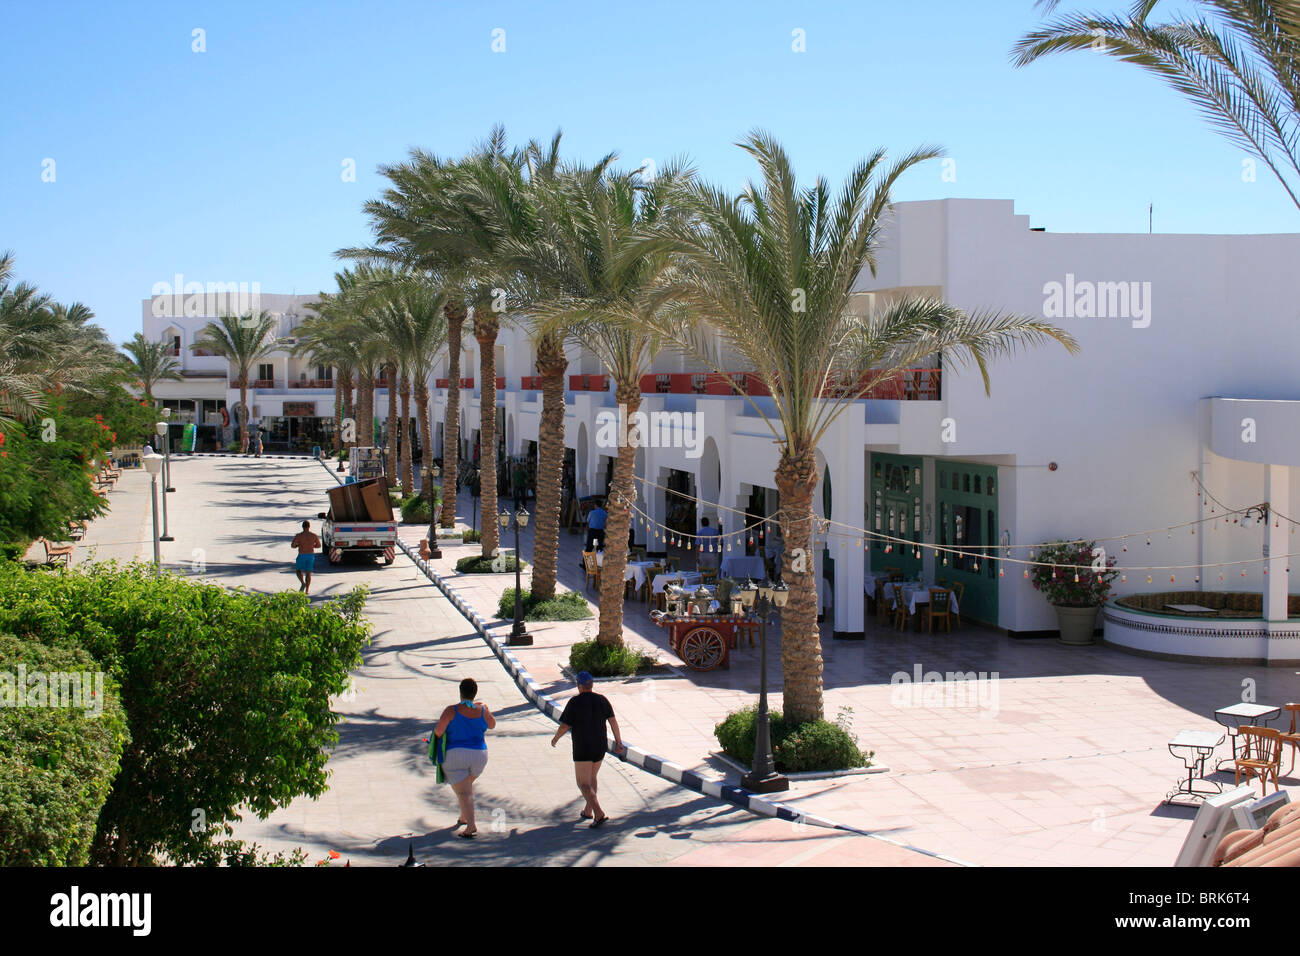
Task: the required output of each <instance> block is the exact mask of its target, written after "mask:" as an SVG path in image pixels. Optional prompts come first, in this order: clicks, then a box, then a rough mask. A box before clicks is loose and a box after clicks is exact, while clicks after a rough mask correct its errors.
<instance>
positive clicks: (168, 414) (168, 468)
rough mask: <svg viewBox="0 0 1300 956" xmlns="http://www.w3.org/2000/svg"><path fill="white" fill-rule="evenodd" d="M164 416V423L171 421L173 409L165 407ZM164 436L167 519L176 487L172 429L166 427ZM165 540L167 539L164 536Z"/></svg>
mask: <svg viewBox="0 0 1300 956" xmlns="http://www.w3.org/2000/svg"><path fill="white" fill-rule="evenodd" d="M162 417H163V422H164V423H170V422H171V419H172V410H171V409H170V408H164V409H163V410H162ZM162 437H163V518H164V519H165V518H166V517H167V507H166V505H167V493H168V492H171V491H175V490H176V489H175V488H173V487H172V433H171V432H170V431H167V430H166V429H165V428H164V430H163V432H162ZM166 524H167V522H166V521H165V520H164V521H163V525H164V526H166ZM163 540H164V541H165V540H167V539H166V538H164V539H163Z"/></svg>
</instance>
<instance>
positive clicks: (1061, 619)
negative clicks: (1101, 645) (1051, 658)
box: [1053, 604, 1101, 647]
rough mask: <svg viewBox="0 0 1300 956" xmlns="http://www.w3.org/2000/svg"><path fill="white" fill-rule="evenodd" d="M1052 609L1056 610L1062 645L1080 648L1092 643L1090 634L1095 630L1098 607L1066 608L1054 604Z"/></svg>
mask: <svg viewBox="0 0 1300 956" xmlns="http://www.w3.org/2000/svg"><path fill="white" fill-rule="evenodd" d="M1053 607H1055V608H1056V622H1057V624H1058V625H1059V626H1060V628H1061V637H1060V641H1061V643H1062V644H1068V645H1070V646H1071V647H1080V646H1084V645H1087V644H1092V643H1093V639H1092V634H1093V631H1095V630H1096V628H1097V612H1098V611H1099V610H1101V608H1100V607H1099V606H1097V605H1093V606H1092V607H1066V606H1065V605H1063V604H1056V605H1053Z"/></svg>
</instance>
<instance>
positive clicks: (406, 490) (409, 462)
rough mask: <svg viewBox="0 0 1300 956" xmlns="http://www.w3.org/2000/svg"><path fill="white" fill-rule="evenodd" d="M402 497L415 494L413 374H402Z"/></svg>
mask: <svg viewBox="0 0 1300 956" xmlns="http://www.w3.org/2000/svg"><path fill="white" fill-rule="evenodd" d="M401 433H402V458H401V463H400V465H399V466H398V468H399V470H400V471H401V473H402V497H403V498H409V497H411V496H412V495H413V494H415V454H414V453H415V443H414V442H412V441H411V434H412V432H411V376H410V375H409V374H408V373H403V374H402V426H401Z"/></svg>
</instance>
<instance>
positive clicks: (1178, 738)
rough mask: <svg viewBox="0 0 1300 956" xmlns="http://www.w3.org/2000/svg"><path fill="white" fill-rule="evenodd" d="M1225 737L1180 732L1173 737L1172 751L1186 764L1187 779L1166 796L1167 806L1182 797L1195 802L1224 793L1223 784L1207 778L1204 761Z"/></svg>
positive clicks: (1211, 732) (1216, 732)
mask: <svg viewBox="0 0 1300 956" xmlns="http://www.w3.org/2000/svg"><path fill="white" fill-rule="evenodd" d="M1223 737H1224V735H1223V734H1221V733H1220V732H1219V731H1217V730H1180V731H1178V733H1176V734H1174V736H1173V739H1172V740H1170V741H1169V752H1170V753H1171V754H1173V755H1174V756H1175V757H1177V758H1178V759H1180V760H1181V761H1182V762H1183V767H1184V768H1186V770H1187V779H1186V780H1181V779H1180V780H1179V781H1178V786H1177V788H1176V789H1174V790H1171V791H1170V792H1169V794H1168V795H1167V796H1166V797H1165V803H1166V804H1169V803H1173V802H1174V801H1175V800H1177V799H1179V798H1182V799H1184V800H1190V801H1192V802H1193V803H1195V802H1197V801H1200V800H1204V799H1205V798H1206V797H1212V796H1214V795H1215V794H1216V793H1222V792H1223V785H1222V784H1220V783H1216V782H1215V781H1213V780H1206V779H1205V761H1206V760H1208V759H1209V757H1210V755H1211V754H1213V753H1214V748H1215V747H1217V746H1219V744H1221V743H1223ZM1198 784H1199V785H1200V789H1198V786H1197V785H1198Z"/></svg>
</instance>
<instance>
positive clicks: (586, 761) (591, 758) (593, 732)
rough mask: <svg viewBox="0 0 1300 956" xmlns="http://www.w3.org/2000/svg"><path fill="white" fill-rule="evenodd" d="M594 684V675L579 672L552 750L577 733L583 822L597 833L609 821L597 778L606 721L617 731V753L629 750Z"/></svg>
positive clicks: (575, 745)
mask: <svg viewBox="0 0 1300 956" xmlns="http://www.w3.org/2000/svg"><path fill="white" fill-rule="evenodd" d="M592 684H593V681H592V677H591V675H590V674H589V673H587V672H586V671H579V673H578V695H577V696H576V697H571V698H569V702H568V703H567V704H565V705H564V713H562V714H560V726H559V728H558V729H557V730H556V731H555V736H554V737H552V738H551V746H552V747H554V746H555V745H556V744H558V743H559V742H560V738H561V737H563V736H564V735H565V734H566V733H568V732H570V731H572V732H573V774H574V776H575V777H576V778H577V781H578V790H579V791H580V792H581V793H582V797H583V799H584V800H586V803H585V804H584V805H583V808H582V818H583V819H584V820H590V821H591V827H592V829H595V828H596V827H598V826H600V825H601V824H603V823H604V822H605V821H606V820H608V819H609V817H608V816H607V815H606V814H605V811H604V810H602V809H601V808H600V801H599V800H597V799H596V774H598V773H600V762H601V761H602V760H604V759H605V739H606V738H605V721H609V726H610V727H611V728H612V729H613V731H614V753H616V754H621V753H623V751H624V750H626V748H625V747H624V746H623V738H622V735H621V734H620V733H619V731H618V721H617V720H615V719H614V708H613V707H611V706H610V703H609V700H608V699H607V698H605V697H603V696H601V695H600V694H596V693H593V692H592V689H591V688H592Z"/></svg>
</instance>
